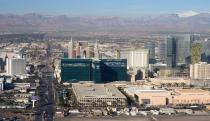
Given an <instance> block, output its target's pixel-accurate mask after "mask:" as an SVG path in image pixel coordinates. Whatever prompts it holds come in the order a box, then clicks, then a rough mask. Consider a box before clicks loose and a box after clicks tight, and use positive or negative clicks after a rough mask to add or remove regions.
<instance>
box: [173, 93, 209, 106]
mask: <svg viewBox="0 0 210 121" xmlns="http://www.w3.org/2000/svg"><path fill="white" fill-rule="evenodd" d="M172 103H173V104H174V105H179V104H209V103H210V93H209V91H207V90H202V89H177V90H175V91H174V94H173V95H172Z"/></svg>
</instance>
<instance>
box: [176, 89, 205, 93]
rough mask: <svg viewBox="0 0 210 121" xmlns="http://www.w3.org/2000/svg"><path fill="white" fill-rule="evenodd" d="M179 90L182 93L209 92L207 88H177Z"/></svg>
mask: <svg viewBox="0 0 210 121" xmlns="http://www.w3.org/2000/svg"><path fill="white" fill-rule="evenodd" d="M176 91H177V92H181V93H201V92H207V91H206V90H202V89H177V90H176Z"/></svg>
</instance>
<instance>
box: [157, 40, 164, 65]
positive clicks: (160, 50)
mask: <svg viewBox="0 0 210 121" xmlns="http://www.w3.org/2000/svg"><path fill="white" fill-rule="evenodd" d="M157 55H158V58H159V60H161V61H162V62H163V63H166V41H161V42H160V43H159V44H158V54H157Z"/></svg>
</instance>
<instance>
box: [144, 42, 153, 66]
mask: <svg viewBox="0 0 210 121" xmlns="http://www.w3.org/2000/svg"><path fill="white" fill-rule="evenodd" d="M144 47H145V49H148V50H149V63H150V64H154V63H155V43H154V42H146V43H145V45H144Z"/></svg>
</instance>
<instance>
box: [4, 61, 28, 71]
mask: <svg viewBox="0 0 210 121" xmlns="http://www.w3.org/2000/svg"><path fill="white" fill-rule="evenodd" d="M6 71H7V74H8V75H19V74H26V61H25V59H22V58H12V59H10V58H8V59H7V64H6Z"/></svg>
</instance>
